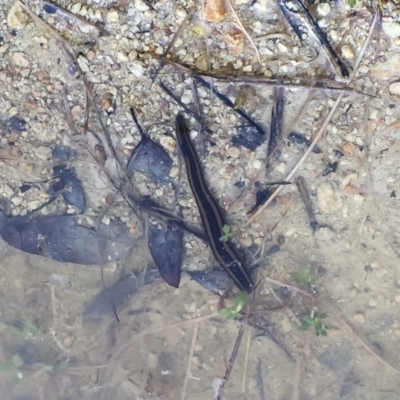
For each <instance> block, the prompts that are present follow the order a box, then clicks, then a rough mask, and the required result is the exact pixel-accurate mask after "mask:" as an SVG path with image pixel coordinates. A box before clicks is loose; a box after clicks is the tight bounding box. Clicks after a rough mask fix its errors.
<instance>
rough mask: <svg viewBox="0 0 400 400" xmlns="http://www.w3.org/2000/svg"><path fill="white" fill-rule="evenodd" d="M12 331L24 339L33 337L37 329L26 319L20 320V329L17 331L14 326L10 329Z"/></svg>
mask: <svg viewBox="0 0 400 400" xmlns="http://www.w3.org/2000/svg"><path fill="white" fill-rule="evenodd" d="M12 330H13V331H14V332H16V333H18V334H20V335H22V336H23V337H25V338H32V337H35V335H36V333H37V331H38V327H37V326H36V325H35V324H34V323H33V322H31V321H30V320H29V319H28V318H22V328H21V329H18V328H16V327H15V326H13V327H12Z"/></svg>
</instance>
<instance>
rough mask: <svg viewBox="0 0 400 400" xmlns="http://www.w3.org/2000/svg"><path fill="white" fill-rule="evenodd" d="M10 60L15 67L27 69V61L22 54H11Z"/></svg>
mask: <svg viewBox="0 0 400 400" xmlns="http://www.w3.org/2000/svg"><path fill="white" fill-rule="evenodd" d="M12 60H13V62H14V64H15V65H16V66H17V67H23V68H27V67H29V64H30V63H29V60H28V58H27V57H26V55H25V54H24V53H13V54H12Z"/></svg>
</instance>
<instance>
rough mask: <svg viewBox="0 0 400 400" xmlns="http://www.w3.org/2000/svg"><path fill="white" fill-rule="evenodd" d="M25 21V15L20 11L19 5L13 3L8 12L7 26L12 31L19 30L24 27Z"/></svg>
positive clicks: (26, 18)
mask: <svg viewBox="0 0 400 400" xmlns="http://www.w3.org/2000/svg"><path fill="white" fill-rule="evenodd" d="M27 20H28V16H27V14H26V13H25V12H24V11H23V10H22V8H21V7H20V5H19V4H18V3H17V2H15V3H14V4H13V5H12V6H11V8H10V11H9V12H8V15H7V25H8V26H9V28H12V29H21V28H23V27H24V26H25V25H26V23H27Z"/></svg>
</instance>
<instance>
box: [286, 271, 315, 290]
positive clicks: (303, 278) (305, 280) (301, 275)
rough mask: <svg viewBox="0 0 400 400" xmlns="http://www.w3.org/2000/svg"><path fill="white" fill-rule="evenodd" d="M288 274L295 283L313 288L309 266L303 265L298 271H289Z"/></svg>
mask: <svg viewBox="0 0 400 400" xmlns="http://www.w3.org/2000/svg"><path fill="white" fill-rule="evenodd" d="M290 276H291V277H292V279H293V280H294V281H295V282H296V283H298V284H299V285H302V286H304V287H306V288H307V289H312V288H315V284H314V282H313V281H312V280H311V279H310V268H308V267H303V268H302V269H301V270H300V271H295V272H291V273H290Z"/></svg>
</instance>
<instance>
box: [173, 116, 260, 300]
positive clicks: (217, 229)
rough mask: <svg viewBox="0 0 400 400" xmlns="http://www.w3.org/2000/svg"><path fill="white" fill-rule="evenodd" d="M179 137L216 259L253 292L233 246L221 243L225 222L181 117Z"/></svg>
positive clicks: (235, 278) (178, 130)
mask: <svg viewBox="0 0 400 400" xmlns="http://www.w3.org/2000/svg"><path fill="white" fill-rule="evenodd" d="M176 137H177V141H178V145H179V148H180V150H181V152H182V155H183V158H184V160H185V164H186V171H187V177H188V181H189V185H190V188H191V189H192V192H193V195H194V198H195V200H196V204H197V207H198V209H199V213H200V218H201V221H202V223H203V227H204V230H205V232H206V235H207V237H208V240H209V242H210V247H211V251H212V253H213V254H214V257H215V258H216V260H217V261H218V262H219V263H220V264H221V265H222V267H223V268H224V269H225V271H226V272H227V273H228V274H229V276H230V277H231V278H232V279H233V281H234V282H235V284H236V286H237V287H238V288H239V289H240V290H244V291H246V292H247V293H250V292H251V291H252V289H253V284H252V282H251V278H250V275H249V273H248V272H247V271H246V269H245V268H244V267H243V266H242V264H241V262H240V261H239V258H238V256H237V255H236V253H235V251H234V248H233V246H232V243H230V242H229V240H228V241H222V240H220V239H221V236H222V235H223V230H222V228H223V227H224V225H225V224H224V220H223V217H222V213H221V210H220V209H219V207H218V205H217V203H216V201H215V200H214V198H213V196H212V195H211V193H210V191H209V190H208V188H207V185H206V183H205V180H204V176H203V174H202V171H201V167H200V161H199V158H198V157H197V153H196V150H195V148H194V146H193V143H192V142H191V140H190V136H189V129H188V128H187V126H186V123H185V119H184V117H183V116H182V115H180V114H179V115H178V116H177V117H176Z"/></svg>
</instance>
